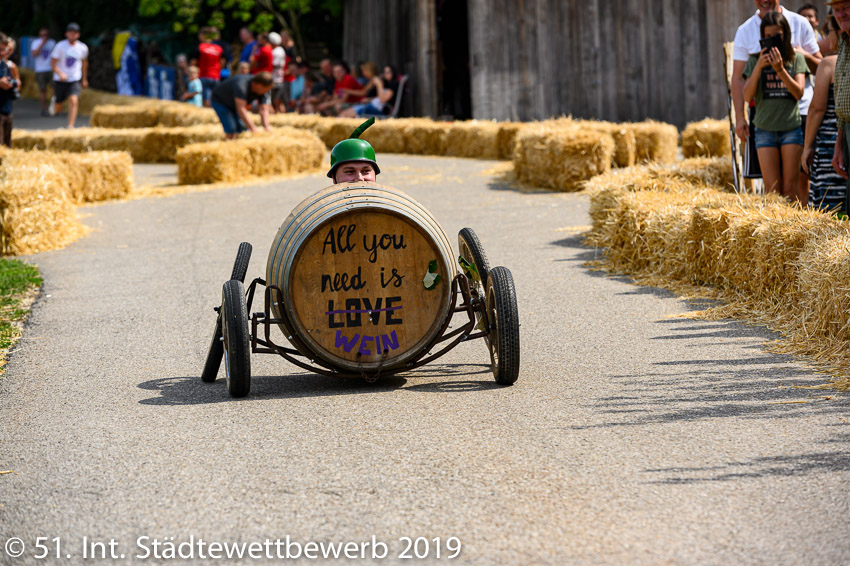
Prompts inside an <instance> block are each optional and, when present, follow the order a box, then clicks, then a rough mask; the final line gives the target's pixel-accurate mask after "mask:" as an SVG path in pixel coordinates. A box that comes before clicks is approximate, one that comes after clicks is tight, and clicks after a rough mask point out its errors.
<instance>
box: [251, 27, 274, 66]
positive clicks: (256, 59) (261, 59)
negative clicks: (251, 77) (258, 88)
mask: <svg viewBox="0 0 850 566" xmlns="http://www.w3.org/2000/svg"><path fill="white" fill-rule="evenodd" d="M264 71H265V72H267V73H271V72H272V71H274V57H273V56H272V46H271V43H269V34H267V33H261V34H260V35H258V36H257V46H256V48H255V49H254V53H253V54H252V55H251V73H253V74H255V75H256V74H257V73H262V72H264Z"/></svg>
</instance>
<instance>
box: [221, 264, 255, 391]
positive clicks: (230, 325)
mask: <svg viewBox="0 0 850 566" xmlns="http://www.w3.org/2000/svg"><path fill="white" fill-rule="evenodd" d="M221 332H222V336H224V369H225V372H226V374H227V390H228V391H229V392H230V396H231V397H245V396H246V395H248V392H249V391H251V341H250V334H249V332H248V309H247V308H246V305H245V288H244V286H243V285H242V282H241V281H239V280H237V279H231V280H230V281H227V282H226V283H225V284H224V287H222V290H221Z"/></svg>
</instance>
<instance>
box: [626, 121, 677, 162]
mask: <svg viewBox="0 0 850 566" xmlns="http://www.w3.org/2000/svg"><path fill="white" fill-rule="evenodd" d="M624 125H625V126H627V127H628V128H629V129H631V130H632V133H633V134H634V136H635V149H636V159H637V161H655V162H658V163H672V162H674V161H675V160H676V155H677V154H678V152H679V132H678V130H676V126H673V125H671V124H665V123H663V122H656V121H654V120H647V121H645V122H639V123H631V124H624Z"/></svg>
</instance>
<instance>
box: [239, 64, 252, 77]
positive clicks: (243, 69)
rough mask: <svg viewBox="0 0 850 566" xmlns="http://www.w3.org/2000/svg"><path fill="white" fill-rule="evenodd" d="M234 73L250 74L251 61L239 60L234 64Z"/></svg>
mask: <svg viewBox="0 0 850 566" xmlns="http://www.w3.org/2000/svg"><path fill="white" fill-rule="evenodd" d="M236 74H237V75H250V74H251V63H248V62H247V61H240V62H239V64H238V65H236Z"/></svg>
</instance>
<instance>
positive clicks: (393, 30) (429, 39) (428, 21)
mask: <svg viewBox="0 0 850 566" xmlns="http://www.w3.org/2000/svg"><path fill="white" fill-rule="evenodd" d="M435 20H436V18H435V15H434V2H432V1H424V0H347V1H346V2H345V4H344V10H343V53H342V56H343V59H345V60H346V61H347V62H348V63H349V64H350V65H355V64H356V63H357V61H374V62H375V63H376V64H377V65H378V67H379V68H381V66H382V65H386V64H391V65H393V66H395V68H396V69H397V70H398V71H399V72H400V73H402V74H405V75H408V77H409V78H408V86H407V88H406V91H405V96H404V98H403V99H402V114H403V115H412V114H416V115H433V114H434V113H435V112H436V99H435V96H436V95H435V92H436V67H435V64H434V53H435V50H436V46H435V43H434V42H435V36H434V33H435V31H434V28H435V24H434V22H435Z"/></svg>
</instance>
